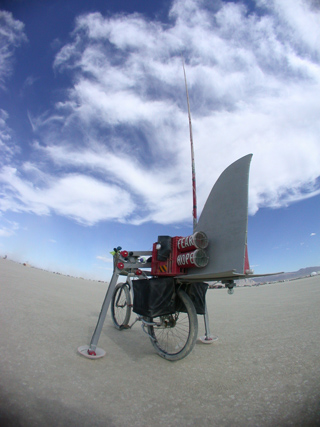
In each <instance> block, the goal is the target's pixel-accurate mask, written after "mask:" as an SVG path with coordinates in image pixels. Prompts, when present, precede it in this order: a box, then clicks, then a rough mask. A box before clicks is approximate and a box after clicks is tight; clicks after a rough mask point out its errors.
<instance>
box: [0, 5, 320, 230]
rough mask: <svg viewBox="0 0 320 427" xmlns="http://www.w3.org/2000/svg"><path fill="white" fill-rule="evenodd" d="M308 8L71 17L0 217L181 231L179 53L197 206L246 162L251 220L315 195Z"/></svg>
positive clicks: (314, 74)
mask: <svg viewBox="0 0 320 427" xmlns="http://www.w3.org/2000/svg"><path fill="white" fill-rule="evenodd" d="M310 4H311V3H310V2H306V1H305V2H304V1H302V0H299V1H298V2H297V8H292V5H291V6H290V2H289V1H285V0H273V1H270V2H266V1H264V0H259V1H257V5H258V7H259V13H253V12H252V13H250V14H248V13H247V10H246V7H245V6H244V5H243V4H240V3H229V2H228V3H223V2H221V3H218V2H217V3H215V5H214V6H210V7H211V9H210V8H208V6H206V3H205V2H203V1H200V0H198V1H197V0H187V1H186V0H183V1H182V0H176V1H174V2H173V3H172V8H171V12H170V22H169V24H162V23H160V22H156V21H153V22H150V21H147V20H146V19H145V18H144V17H142V16H140V15H137V14H135V15H121V16H111V17H107V18H105V17H103V16H102V15H101V14H100V13H94V14H89V15H83V16H81V17H78V19H77V21H76V28H75V30H74V32H73V33H72V40H71V42H70V43H69V44H68V45H65V46H64V47H63V48H62V49H61V50H60V52H58V54H57V55H56V58H55V63H54V67H55V68H56V70H59V71H60V72H61V73H64V72H65V70H66V69H68V73H71V75H72V78H73V80H72V83H70V87H69V90H68V91H67V92H66V94H65V97H64V98H63V99H61V100H60V102H59V103H57V105H56V108H55V110H54V111H45V112H44V113H43V114H42V115H41V116H38V117H36V116H35V115H34V114H33V113H32V112H30V113H29V118H30V122H31V123H32V127H33V130H34V132H35V134H36V137H37V140H38V141H39V142H37V143H34V145H33V154H34V157H33V162H32V163H31V162H26V163H25V164H24V165H22V166H21V168H19V172H17V171H15V170H13V169H12V168H7V169H6V171H5V173H3V174H2V175H1V177H2V180H3V182H5V185H6V187H5V188H6V197H5V198H4V199H3V201H2V206H3V209H12V210H18V211H19V210H26V211H32V212H35V213H37V214H39V215H40V214H47V215H48V214H50V212H52V211H55V212H56V213H58V214H60V215H64V216H68V217H71V218H74V219H75V220H77V221H79V222H81V223H85V224H94V223H96V222H98V221H101V220H108V219H110V220H118V221H128V222H131V223H135V224H139V223H142V222H144V221H156V222H161V223H175V222H183V221H191V204H192V203H191V168H190V151H189V134H188V119H187V111H186V107H187V106H186V98H185V88H184V80H183V71H182V65H181V57H180V55H181V53H182V54H183V56H184V58H185V60H186V72H187V78H188V87H189V95H190V104H191V114H192V125H193V131H194V135H193V136H194V143H195V157H196V169H197V183H198V197H199V205H200V207H201V206H203V204H204V202H205V200H206V197H207V195H208V193H209V191H210V189H211V186H212V184H213V183H214V182H215V181H216V179H217V178H218V176H219V174H220V173H221V172H222V171H223V169H224V168H225V167H227V166H228V165H229V164H230V163H231V162H232V161H234V160H236V159H237V158H239V157H241V156H243V155H245V154H247V153H250V152H252V153H253V154H254V157H253V162H252V167H251V174H250V212H251V213H255V212H256V211H257V210H258V209H259V207H261V206H270V207H280V206H286V205H288V204H290V203H292V202H294V201H297V200H301V199H303V198H307V197H312V196H313V195H316V194H319V193H320V189H319V181H318V177H319V164H320V144H319V135H320V124H319V119H318V118H319V115H320V98H319V96H318V94H319V92H320V61H319V46H320V44H319V43H317V41H318V39H319V32H320V26H318V25H317V24H318V20H319V10H318V9H315V8H312V7H311V6H310ZM306 28H308V30H309V34H308V31H306V30H305V29H306ZM37 159H41V163H40V161H39V164H38V163H37ZM53 168H54V171H55V172H53ZM9 177H10V179H9Z"/></svg>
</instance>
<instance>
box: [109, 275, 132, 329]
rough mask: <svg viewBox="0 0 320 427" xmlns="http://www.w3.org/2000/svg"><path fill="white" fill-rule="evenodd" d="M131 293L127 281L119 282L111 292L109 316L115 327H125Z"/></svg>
mask: <svg viewBox="0 0 320 427" xmlns="http://www.w3.org/2000/svg"><path fill="white" fill-rule="evenodd" d="M131 309H132V304H131V295H130V290H129V286H128V284H127V283H119V284H118V285H117V286H116V287H115V290H114V292H113V295H112V301H111V317H112V320H113V323H114V325H115V327H116V328H117V329H126V328H127V327H128V323H129V320H130V316H131Z"/></svg>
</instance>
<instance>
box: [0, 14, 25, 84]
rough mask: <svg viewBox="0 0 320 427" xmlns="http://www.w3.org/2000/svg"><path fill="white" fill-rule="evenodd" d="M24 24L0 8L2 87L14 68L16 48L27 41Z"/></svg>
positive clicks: (0, 80)
mask: <svg viewBox="0 0 320 427" xmlns="http://www.w3.org/2000/svg"><path fill="white" fill-rule="evenodd" d="M26 40H27V38H26V35H25V33H24V24H23V23H22V22H20V21H18V20H17V19H14V18H13V16H12V14H11V13H10V12H6V11H2V10H0V88H1V89H4V88H5V80H6V78H7V77H8V76H9V75H10V74H11V72H12V69H13V60H14V50H15V48H17V47H18V46H19V45H20V44H21V43H22V42H23V41H26Z"/></svg>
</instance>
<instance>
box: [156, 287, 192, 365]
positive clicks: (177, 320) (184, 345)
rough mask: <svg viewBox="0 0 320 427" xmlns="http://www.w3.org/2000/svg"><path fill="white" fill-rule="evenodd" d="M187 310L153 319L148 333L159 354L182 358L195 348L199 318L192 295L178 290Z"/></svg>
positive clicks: (172, 358)
mask: <svg viewBox="0 0 320 427" xmlns="http://www.w3.org/2000/svg"><path fill="white" fill-rule="evenodd" d="M177 295H178V297H179V298H180V300H181V301H182V303H183V308H184V310H185V312H176V313H173V314H169V315H167V316H160V317H157V318H154V319H151V322H150V323H152V324H151V325H148V333H149V336H150V340H151V343H152V345H153V347H154V348H155V349H156V351H157V353H158V354H159V356H161V357H163V358H165V359H167V360H170V361H175V360H180V359H183V358H184V357H186V356H187V355H188V354H189V353H190V351H191V350H192V349H193V347H194V345H195V343H196V340H197V336H198V318H197V312H196V309H195V308H194V305H193V302H192V301H191V299H190V297H189V296H188V295H187V294H186V293H185V292H184V291H182V290H179V291H178V292H177Z"/></svg>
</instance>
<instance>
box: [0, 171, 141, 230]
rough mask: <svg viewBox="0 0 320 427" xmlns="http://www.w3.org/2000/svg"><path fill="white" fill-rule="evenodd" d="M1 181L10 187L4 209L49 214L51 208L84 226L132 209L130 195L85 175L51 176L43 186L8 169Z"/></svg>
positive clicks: (0, 203)
mask: <svg viewBox="0 0 320 427" xmlns="http://www.w3.org/2000/svg"><path fill="white" fill-rule="evenodd" d="M0 182H2V183H3V184H4V185H5V186H6V187H7V189H8V192H7V195H6V198H4V199H2V200H1V201H0V208H1V210H2V211H6V210H9V209H10V210H13V211H15V212H33V213H35V214H37V215H49V214H50V212H51V211H54V212H56V213H57V214H59V215H62V216H66V217H69V218H72V219H74V220H75V221H77V222H79V223H82V224H84V225H92V224H94V223H96V222H98V221H102V220H111V219H118V220H125V218H126V216H127V215H128V214H130V213H131V211H132V209H133V208H132V203H131V198H130V195H129V194H128V193H127V192H126V191H124V190H120V189H119V188H117V187H115V186H112V185H110V184H104V183H102V182H99V181H97V180H95V179H93V178H89V177H88V176H83V175H81V174H69V175H67V176H65V177H60V178H59V179H57V178H56V177H51V179H50V180H48V182H47V183H46V185H45V186H44V187H42V188H39V187H36V186H34V185H33V184H32V183H31V182H30V181H27V180H25V179H22V178H21V177H20V176H19V173H18V171H17V170H15V169H13V168H9V167H7V168H4V170H3V172H2V173H1V174H0Z"/></svg>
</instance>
